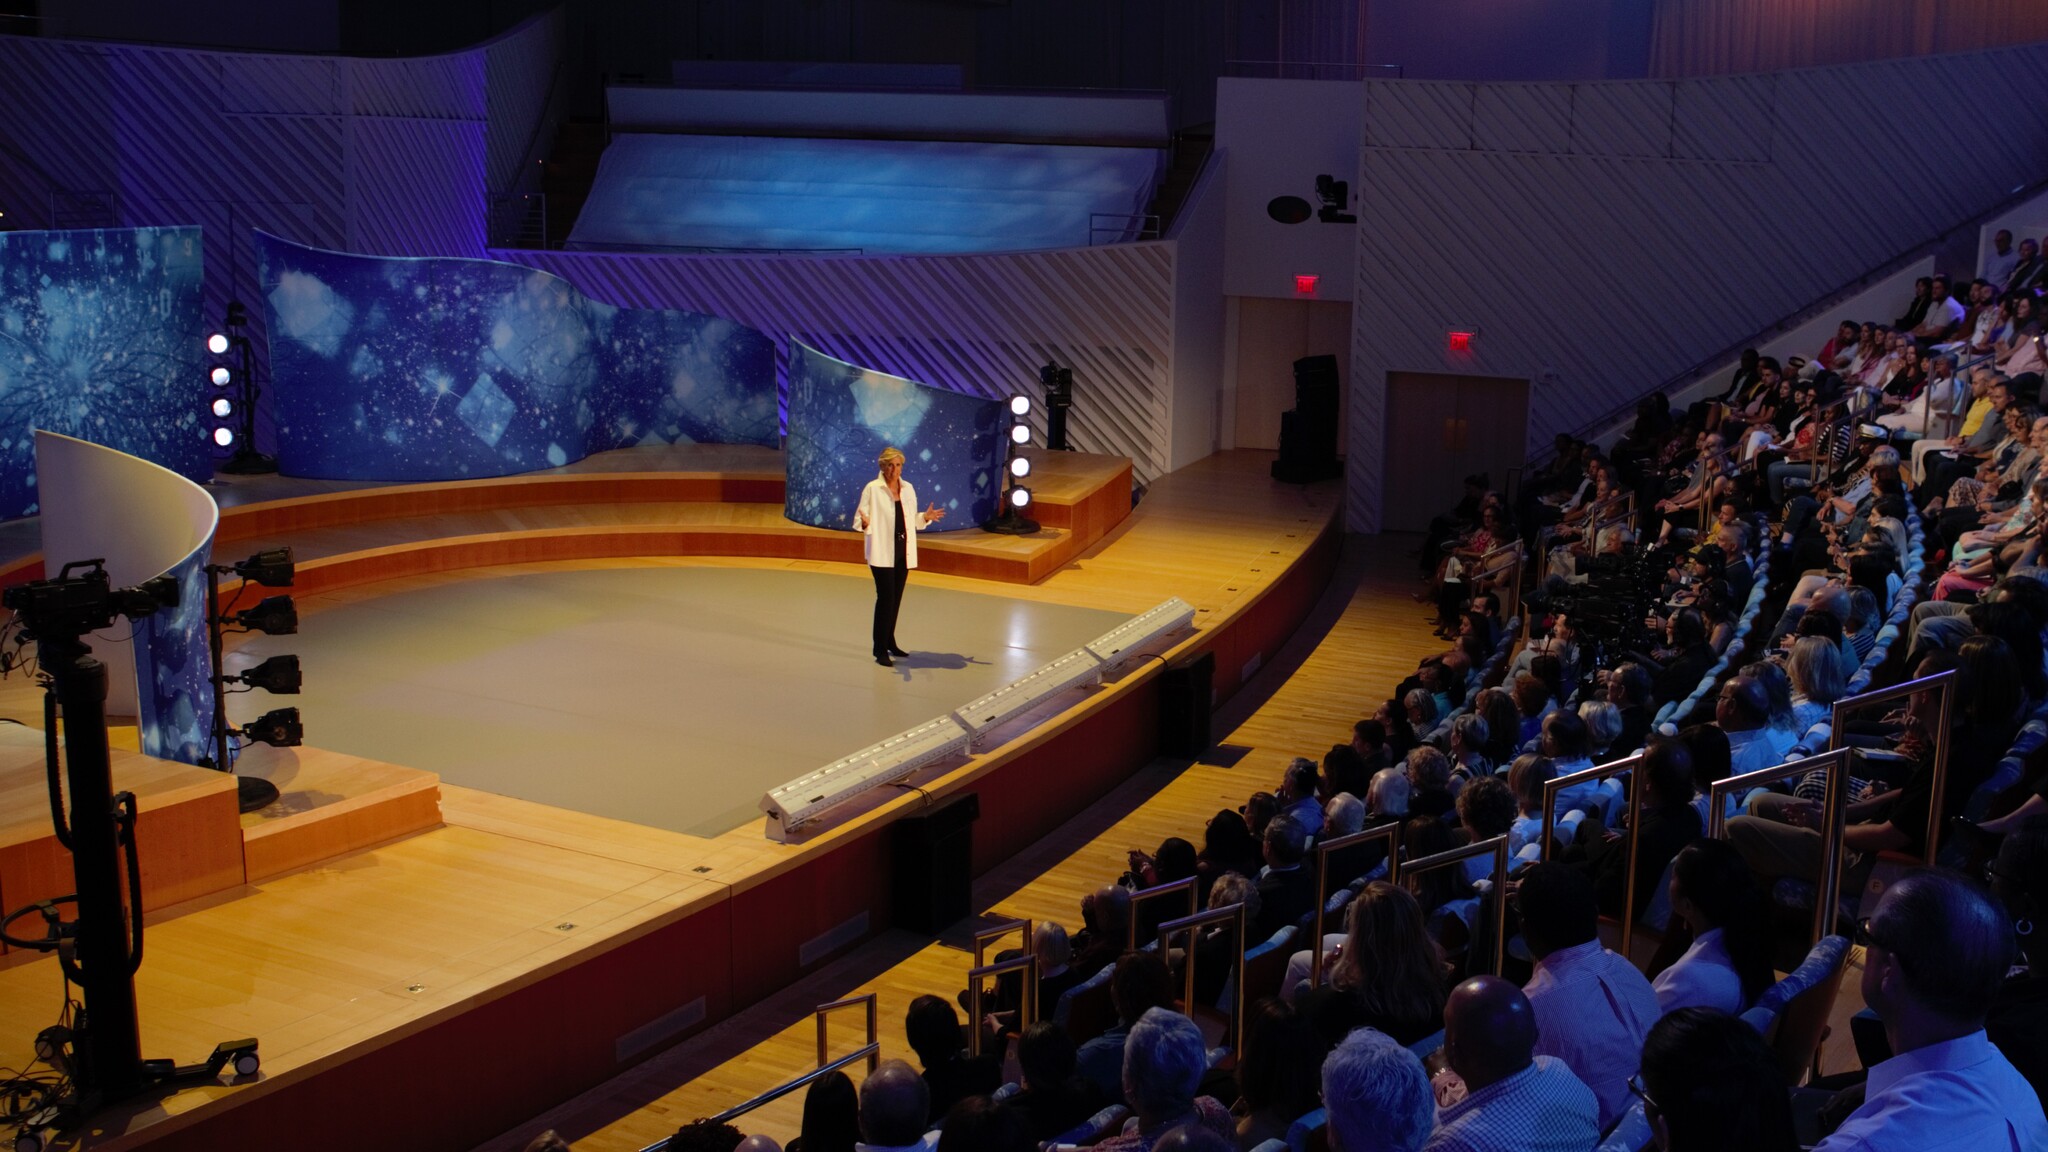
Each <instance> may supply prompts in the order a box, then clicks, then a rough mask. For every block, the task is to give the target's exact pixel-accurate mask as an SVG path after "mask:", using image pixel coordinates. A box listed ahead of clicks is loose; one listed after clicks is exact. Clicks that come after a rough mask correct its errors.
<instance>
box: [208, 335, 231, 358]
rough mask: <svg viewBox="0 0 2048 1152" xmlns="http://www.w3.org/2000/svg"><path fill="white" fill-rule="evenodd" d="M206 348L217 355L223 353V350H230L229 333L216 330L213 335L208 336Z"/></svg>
mask: <svg viewBox="0 0 2048 1152" xmlns="http://www.w3.org/2000/svg"><path fill="white" fill-rule="evenodd" d="M206 350H207V351H208V352H211V353H213V354H214V355H215V356H218V355H220V354H221V353H223V352H225V351H227V350H228V338H227V334H226V333H223V332H215V333H214V334H213V335H211V336H208V337H207V338H206Z"/></svg>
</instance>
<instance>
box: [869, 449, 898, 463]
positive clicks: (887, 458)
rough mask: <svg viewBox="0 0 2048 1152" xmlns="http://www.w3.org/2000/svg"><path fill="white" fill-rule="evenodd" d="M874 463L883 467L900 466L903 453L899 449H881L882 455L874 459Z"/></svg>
mask: <svg viewBox="0 0 2048 1152" xmlns="http://www.w3.org/2000/svg"><path fill="white" fill-rule="evenodd" d="M875 463H877V464H885V465H886V464H901V463H903V451H902V449H900V448H893V447H892V448H884V449H882V454H881V455H880V456H878V457H876V458H875Z"/></svg>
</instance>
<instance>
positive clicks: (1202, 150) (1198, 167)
mask: <svg viewBox="0 0 2048 1152" xmlns="http://www.w3.org/2000/svg"><path fill="white" fill-rule="evenodd" d="M1215 150H1216V125H1214V124H1196V125H1194V126H1193V127H1190V128H1184V129H1182V130H1181V131H1179V132H1176V133H1174V134H1173V144H1172V146H1171V147H1170V148H1169V149H1168V150H1167V162H1166V174H1165V175H1163V176H1161V177H1160V178H1159V187H1158V188H1157V189H1156V190H1155V191H1154V192H1153V194H1152V203H1151V204H1150V205H1148V206H1147V207H1146V209H1145V211H1146V213H1147V214H1148V215H1150V216H1151V217H1152V221H1153V222H1152V224H1151V226H1150V227H1149V228H1147V229H1146V230H1145V235H1144V237H1143V239H1146V240H1157V239H1158V238H1160V237H1161V236H1164V235H1166V234H1167V233H1168V232H1170V231H1172V230H1173V218H1174V217H1175V216H1176V215H1178V214H1179V213H1180V209H1181V205H1183V204H1185V203H1187V199H1188V193H1189V192H1190V191H1192V190H1193V189H1194V187H1195V181H1196V180H1197V179H1198V178H1200V176H1201V175H1202V165H1204V164H1206V163H1208V162H1209V153H1211V152H1213V151H1215Z"/></svg>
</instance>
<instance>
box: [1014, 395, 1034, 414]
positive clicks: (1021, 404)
mask: <svg viewBox="0 0 2048 1152" xmlns="http://www.w3.org/2000/svg"><path fill="white" fill-rule="evenodd" d="M1010 411H1011V412H1012V413H1015V414H1016V415H1018V416H1023V415H1025V414H1027V413H1029V412H1030V411H1031V397H1029V396H1012V397H1010Z"/></svg>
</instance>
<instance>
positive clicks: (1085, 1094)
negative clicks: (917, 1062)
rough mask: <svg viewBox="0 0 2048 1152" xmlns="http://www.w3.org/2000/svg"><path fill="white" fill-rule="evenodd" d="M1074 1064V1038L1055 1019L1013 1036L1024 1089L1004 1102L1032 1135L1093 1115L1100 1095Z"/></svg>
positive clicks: (1043, 1135) (1044, 1135)
mask: <svg viewBox="0 0 2048 1152" xmlns="http://www.w3.org/2000/svg"><path fill="white" fill-rule="evenodd" d="M1076 1068H1077V1065H1076V1054H1075V1049H1074V1042H1073V1040H1071V1039H1070V1038H1068V1036H1067V1030H1066V1029H1065V1028H1062V1027H1060V1026H1059V1025H1058V1024H1056V1023H1054V1022H1053V1021H1051V1020H1039V1021H1036V1022H1035V1023H1033V1024H1032V1025H1031V1026H1029V1027H1027V1028H1025V1029H1024V1034H1023V1035H1022V1036H1020V1037H1018V1038H1017V1069H1018V1072H1019V1075H1020V1077H1021V1080H1020V1083H1021V1085H1022V1087H1021V1089H1020V1090H1019V1091H1018V1092H1017V1093H1016V1094H1015V1095H1013V1096H1011V1097H1010V1099H1009V1101H1008V1103H1009V1104H1010V1106H1011V1107H1013V1108H1015V1109H1017V1110H1018V1111H1019V1112H1021V1113H1023V1115H1024V1117H1025V1128H1026V1130H1028V1131H1029V1132H1030V1134H1031V1138H1032V1139H1034V1140H1038V1141H1041V1142H1042V1141H1046V1140H1050V1139H1052V1138H1053V1137H1055V1136H1058V1135H1059V1134H1061V1133H1062V1132H1066V1131H1068V1130H1070V1129H1072V1128H1073V1127H1074V1126H1076V1125H1078V1124H1080V1123H1081V1122H1082V1121H1083V1120H1086V1119H1088V1117H1090V1116H1092V1115H1094V1114H1095V1109H1096V1108H1097V1106H1098V1103H1099V1098H1098V1097H1097V1096H1096V1095H1095V1094H1094V1092H1092V1091H1091V1090H1090V1088H1089V1086H1088V1082H1087V1081H1085V1080H1083V1079H1081V1077H1080V1074H1079V1072H1078V1071H1077V1070H1076ZM948 1126H949V1127H950V1121H949V1122H948Z"/></svg>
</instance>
